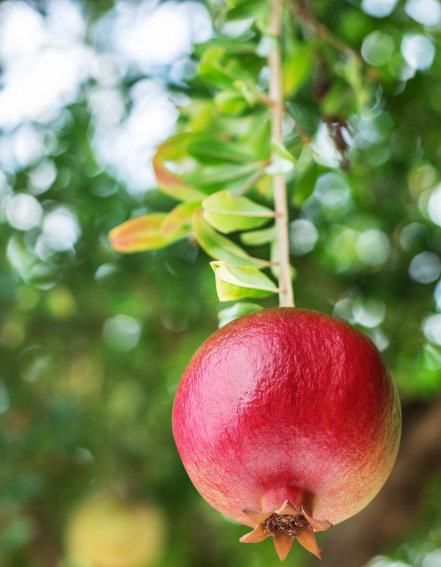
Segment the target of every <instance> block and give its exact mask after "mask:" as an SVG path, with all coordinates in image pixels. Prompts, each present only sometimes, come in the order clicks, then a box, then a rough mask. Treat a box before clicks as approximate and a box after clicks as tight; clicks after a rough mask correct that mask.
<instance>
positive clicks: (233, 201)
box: [202, 191, 274, 234]
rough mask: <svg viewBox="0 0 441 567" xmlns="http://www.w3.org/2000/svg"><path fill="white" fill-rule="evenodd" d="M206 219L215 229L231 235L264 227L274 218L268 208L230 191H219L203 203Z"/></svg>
mask: <svg viewBox="0 0 441 567" xmlns="http://www.w3.org/2000/svg"><path fill="white" fill-rule="evenodd" d="M202 207H203V209H204V219H205V220H206V221H207V222H208V223H210V224H211V226H213V227H214V228H216V229H217V230H219V231H220V232H223V233H224V234H229V233H230V232H234V231H236V230H249V229H251V228H256V227H258V226H262V225H263V224H265V223H266V222H268V219H269V218H271V217H274V212H273V211H272V210H271V209H269V208H268V207H264V206H262V205H258V204H257V203H254V202H253V201H251V199H248V198H247V197H237V196H235V195H232V194H231V193H230V192H229V191H219V192H218V193H214V194H213V195H210V197H207V198H206V199H204V200H203V202H202Z"/></svg>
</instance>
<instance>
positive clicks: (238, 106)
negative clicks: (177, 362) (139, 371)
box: [110, 0, 401, 559]
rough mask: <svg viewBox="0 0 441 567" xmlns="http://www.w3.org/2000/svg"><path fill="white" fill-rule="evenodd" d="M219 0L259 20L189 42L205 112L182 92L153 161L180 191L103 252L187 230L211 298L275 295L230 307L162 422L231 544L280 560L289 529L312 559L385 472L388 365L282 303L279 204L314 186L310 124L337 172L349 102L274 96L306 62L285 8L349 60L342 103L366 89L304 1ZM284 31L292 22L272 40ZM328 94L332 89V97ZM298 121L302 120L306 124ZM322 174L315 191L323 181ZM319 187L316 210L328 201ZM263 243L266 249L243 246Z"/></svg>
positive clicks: (168, 187) (395, 437)
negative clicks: (255, 546) (204, 265)
mask: <svg viewBox="0 0 441 567" xmlns="http://www.w3.org/2000/svg"><path fill="white" fill-rule="evenodd" d="M213 4H216V5H217V4H219V3H213ZM224 4H225V3H220V4H219V7H221V6H222V7H221V8H220V11H219V14H217V17H218V20H219V21H220V20H222V18H223V17H226V18H227V20H228V17H231V19H233V20H234V19H235V18H237V17H239V19H240V18H243V17H245V16H246V18H247V19H248V20H249V21H252V22H254V18H255V22H254V23H255V25H254V24H253V32H252V33H251V35H250V38H249V41H250V42H251V44H249V43H246V49H245V50H243V48H244V45H243V44H242V43H241V40H239V41H238V44H237V45H235V44H234V40H233V39H232V38H230V37H220V38H217V40H219V41H217V40H216V41H214V42H208V43H207V44H205V46H203V47H202V48H201V53H203V55H202V56H201V72H202V78H203V79H204V80H206V81H207V82H208V86H209V89H208V91H207V92H209V93H210V96H212V93H213V92H217V94H218V95H219V96H217V94H216V96H215V102H214V107H211V106H210V109H211V110H210V112H209V113H208V114H207V113H206V106H204V105H200V101H199V100H198V99H196V100H195V101H194V102H195V104H194V106H192V105H191V104H190V105H188V107H186V108H187V111H185V110H183V115H182V117H181V118H182V123H181V125H182V130H181V131H180V132H179V133H178V134H177V135H174V136H172V137H171V138H169V139H168V140H166V141H165V142H164V143H162V144H161V145H160V146H159V147H158V148H157V151H156V153H155V156H154V158H153V169H154V171H155V174H156V178H157V183H158V187H159V188H160V189H161V190H162V191H163V192H164V193H166V194H167V195H168V197H172V198H174V199H176V200H177V201H180V203H179V204H177V205H176V206H175V207H174V209H173V210H171V211H168V212H160V213H158V212H153V213H152V212H150V213H148V214H145V215H143V216H140V217H137V218H134V219H130V220H128V221H126V222H124V223H123V224H122V225H120V226H119V227H117V228H115V229H114V230H113V231H112V232H111V233H110V239H111V242H112V245H113V247H114V249H115V250H118V251H120V252H138V251H141V250H152V249H160V248H163V247H165V246H168V245H170V244H172V243H174V242H176V241H177V240H180V239H182V238H186V237H188V238H189V240H190V242H191V243H193V244H195V243H197V244H198V245H199V246H200V247H201V248H202V249H203V250H204V251H205V252H206V253H207V254H208V255H209V256H211V257H212V258H213V259H214V261H213V262H212V263H211V267H212V268H213V271H214V273H215V281H216V289H217V294H218V297H219V300H220V301H234V302H237V301H240V300H242V299H244V298H253V299H260V298H263V297H267V296H270V295H271V294H278V296H279V307H278V308H269V309H262V308H261V307H260V306H259V305H256V304H249V303H248V304H243V303H240V302H239V303H235V304H234V305H233V306H230V307H229V309H228V313H229V314H228V318H229V319H234V318H236V320H235V321H233V322H231V323H229V324H227V325H226V326H224V327H222V328H221V329H220V330H218V331H217V332H215V333H214V334H213V335H212V336H211V337H210V338H209V339H208V340H207V341H206V342H205V343H204V344H203V345H202V347H201V348H200V349H199V351H198V352H197V353H196V355H195V356H194V358H193V359H192V361H191V362H190V364H189V366H188V368H187V370H186V372H185V375H184V377H183V379H182V382H181V384H180V385H179V388H178V392H177V396H176V400H175V404H174V411H173V431H174V437H175V440H176V444H177V447H178V450H179V453H180V455H181V457H182V461H183V463H184V466H185V468H186V469H187V472H188V474H189V476H190V478H191V480H192V481H193V483H194V485H195V486H196V488H197V489H198V490H199V492H200V494H201V495H202V496H203V497H204V498H205V499H206V500H207V502H209V503H210V504H211V505H212V506H213V507H214V508H216V509H217V510H219V511H220V512H221V513H223V514H225V515H227V516H229V517H231V518H233V519H235V520H237V521H238V522H240V523H242V524H244V525H247V526H249V527H250V528H252V531H251V532H249V533H247V534H245V535H244V536H243V537H242V539H241V541H242V542H244V543H255V542H259V541H262V540H263V539H266V538H268V537H272V538H273V539H274V543H275V546H276V550H277V553H278V555H279V557H280V558H281V559H284V558H285V557H286V556H287V554H288V552H289V550H290V548H291V545H292V543H293V541H294V540H295V539H297V540H298V541H299V542H300V544H301V545H303V546H304V547H305V548H306V549H308V550H309V551H311V552H312V553H313V554H315V555H317V556H319V555H320V551H319V548H318V546H317V543H316V539H315V536H314V533H315V532H317V531H322V530H328V529H329V528H331V527H332V525H333V524H336V523H338V522H341V521H343V520H345V519H346V518H349V517H350V516H352V515H353V514H355V513H357V512H358V511H359V510H361V509H362V508H363V507H364V506H366V504H367V503H368V502H369V501H370V500H371V499H372V498H373V497H374V496H375V494H376V493H377V492H378V491H379V490H380V488H381V486H382V485H383V484H384V482H385V480H386V479H387V477H388V475H389V473H390V470H391V468H392V465H393V463H394V460H395V458H396V454H397V450H398V444H399V438H400V429H401V413H400V405H399V398H398V395H397V392H396V389H395V386H394V383H393V381H392V378H391V375H390V374H389V371H388V370H387V368H386V366H385V365H384V363H383V361H382V359H381V357H380V354H379V352H378V351H377V349H376V347H375V346H374V344H373V343H372V342H371V341H370V340H369V339H368V338H367V337H365V336H364V335H363V334H361V333H360V332H358V331H356V330H355V329H353V328H352V327H351V326H349V325H348V324H346V323H344V322H342V321H338V320H336V319H333V318H331V317H329V316H327V315H322V314H319V313H316V312H313V311H306V310H301V309H296V308H295V307H294V305H295V303H294V293H293V288H292V276H293V274H294V270H293V269H292V267H291V265H290V241H289V237H288V219H289V210H288V203H292V202H294V201H293V199H292V196H293V195H295V197H296V199H295V203H296V205H298V206H300V207H301V206H302V202H303V201H302V199H303V200H304V199H306V198H308V196H309V195H311V193H313V194H314V193H315V191H316V190H317V187H318V185H317V184H315V181H314V175H315V173H314V171H313V173H314V175H313V176H312V178H313V181H312V185H311V187H310V188H309V189H310V191H309V189H308V190H307V191H306V194H305V188H303V189H302V187H301V186H302V180H303V184H305V183H306V184H308V183H310V179H311V178H310V177H309V173H308V172H310V173H311V170H312V169H313V168H315V165H314V164H316V165H318V166H319V168H323V167H324V162H323V160H320V159H319V156H316V155H315V152H316V151H317V144H315V145H314V144H311V141H312V140H313V139H314V136H315V135H316V134H319V133H320V132H319V130H317V128H316V130H314V127H315V126H314V125H313V124H315V125H316V126H317V127H318V125H319V124H320V123H322V125H323V126H324V125H325V124H327V125H328V134H329V137H330V140H329V141H330V142H333V143H334V146H335V147H334V149H335V152H336V153H337V154H338V156H339V159H340V163H341V164H342V165H343V166H344V167H345V168H346V169H347V166H348V159H349V158H348V155H347V150H348V142H347V140H346V138H347V136H345V133H347V132H345V125H346V118H348V119H349V118H350V117H351V115H350V114H349V113H350V112H352V111H349V110H348V114H347V116H346V118H344V117H343V118H342V117H340V116H337V115H335V116H334V113H332V114H333V117H332V120H331V119H330V118H329V107H328V106H325V107H324V108H323V113H319V114H318V115H317V116H316V117H315V118H316V119H315V120H312V121H311V120H310V119H308V120H306V121H305V125H302V124H301V121H300V122H299V121H298V120H297V118H298V117H301V112H298V111H297V110H296V109H294V111H293V107H292V105H291V106H289V105H287V104H286V101H285V97H286V93H287V92H290V91H291V94H294V92H295V91H296V89H297V88H299V84H296V81H298V80H306V77H307V65H306V67H305V77H303V79H301V78H300V77H299V76H296V73H297V72H298V67H297V59H296V58H297V56H298V54H299V53H305V52H304V51H303V50H299V47H298V45H297V43H296V42H297V39H296V30H295V29H294V28H293V21H292V12H293V13H294V14H295V16H296V17H297V16H299V17H302V14H303V18H305V21H306V22H307V24H308V25H307V28H308V29H309V30H310V31H311V29H312V31H313V32H317V33H319V34H320V35H321V36H322V39H325V40H327V41H328V42H329V43H330V46H331V47H332V48H333V49H337V50H339V51H341V52H342V53H341V55H342V56H343V57H347V58H348V61H347V62H346V63H347V66H346V68H345V69H346V70H345V72H344V73H342V75H344V76H345V80H346V81H347V82H348V85H349V86H350V88H352V89H353V91H354V92H353V93H352V94H353V95H354V97H355V98H354V101H353V102H354V103H356V105H360V104H365V102H366V101H367V100H368V97H369V95H368V93H367V92H366V93H365V92H364V91H363V86H362V80H361V79H362V69H361V68H360V67H359V64H360V58H359V57H358V56H357V54H356V53H355V52H354V51H353V50H352V49H351V48H347V47H346V46H345V45H344V44H342V43H341V41H340V40H339V39H338V38H335V37H334V36H333V35H332V33H331V32H330V31H326V28H324V27H323V26H322V25H321V24H320V25H319V24H317V25H316V24H314V21H315V20H314V19H311V18H312V14H310V13H309V12H308V10H309V7H306V4H305V3H303V4H305V6H303V7H302V6H300V3H298V4H299V5H298V6H297V4H296V5H294V4H292V3H289V2H288V3H283V2H282V1H281V0H257V1H256V2H252V3H248V2H236V1H233V0H232V1H231V2H228V3H227V4H228V5H229V6H226V5H225V6H224ZM253 10H256V11H257V12H258V15H257V16H256V14H254V13H253ZM305 10H306V12H305ZM228 14H230V16H228ZM284 18H285V19H284ZM282 23H283V24H284V25H283V26H282ZM311 26H312V27H311ZM219 29H222V25H220V26H219ZM283 30H288V32H289V30H291V32H293V33H291V34H288V33H287V37H286V38H284V37H282V32H283ZM323 30H325V31H323ZM297 31H298V30H297ZM252 38H255V41H256V43H255V45H254V47H255V50H254V52H253V48H252V47H250V45H251V46H252V42H253V41H254V40H253V39H252ZM247 41H248V40H247ZM312 43H313V42H312ZM304 47H306V46H304ZM236 48H237V49H236ZM310 48H311V49H314V47H311V46H307V49H310ZM238 53H243V60H239V59H240V58H239V59H238V57H239V55H238ZM310 55H311V61H312V60H313V59H316V60H318V61H322V60H323V54H322V53H317V54H315V53H313V52H311V53H310ZM315 55H317V57H315ZM284 56H286V59H285V61H284ZM284 63H287V64H286V65H285V64H284ZM293 63H294V65H293ZM339 66H341V62H340V63H339ZM300 67H301V68H303V67H302V65H301V66H300ZM342 68H343V67H342ZM226 70H227V71H226ZM318 71H320V73H316V74H317V75H318V74H321V71H322V69H321V68H320V69H318ZM253 73H254V75H253ZM300 74H301V72H300ZM250 76H254V79H255V83H254V84H251V83H250V80H249V78H250ZM309 78H310V79H313V77H312V76H310V77H309ZM292 79H294V81H292ZM210 81H211V82H210ZM321 81H322V80H321V79H320V81H319V83H320V84H319V83H317V84H316V85H315V87H316V88H315V91H314V93H315V95H314V96H316V98H317V100H318V102H319V103H320V100H321V99H322V98H323V97H325V95H326V92H327V89H328V85H327V79H326V81H324V82H321ZM290 85H291V86H290ZM262 87H267V88H264V89H262ZM222 88H225V90H224V91H223V92H222ZM218 89H221V92H218ZM362 91H363V92H362ZM335 92H340V91H338V90H337V91H335ZM335 92H334V94H333V97H331V98H332V100H334V99H336V98H339V97H337V96H336V95H335ZM311 96H312V93H311ZM343 100H344V101H346V99H345V98H343ZM291 102H292V100H291ZM344 104H345V105H346V102H344ZM312 106H314V105H311V107H312ZM289 108H291V111H290V116H288V115H287V110H289ZM308 112H309V111H308ZM225 115H226V116H225ZM232 116H234V120H233V119H232ZM226 117H227V118H226ZM228 117H229V118H228ZM308 123H311V131H306V130H305V128H304V126H306V125H307V124H308ZM287 133H289V135H285V134H287ZM318 145H320V144H318ZM325 161H326V160H325ZM326 163H327V162H326ZM332 163H333V164H334V161H333V162H332ZM332 167H335V164H334V165H332ZM287 175H289V177H288V178H287ZM320 179H321V181H322V182H321V186H322V188H321V190H323V191H324V190H325V189H326V187H325V181H326V183H328V181H327V178H326V177H320ZM328 179H329V178H328ZM287 180H288V181H289V185H288V183H287ZM345 185H346V181H345ZM256 189H258V190H257V191H256ZM290 189H292V190H293V194H292V195H290V194H289V190H290ZM331 189H332V188H331ZM296 191H298V193H303V196H302V194H300V195H299V194H298V193H296ZM269 192H270V193H271V195H268V193H269ZM318 193H319V191H318V190H317V195H315V196H316V197H317V199H316V201H315V203H316V207H317V210H318V208H319V207H320V206H321V204H323V203H325V200H323V199H319V198H318V197H319V195H318ZM331 193H332V191H331ZM250 194H251V198H250V197H249V195H250ZM271 197H272V199H271ZM313 198H314V197H313ZM271 200H272V201H273V202H274V206H272V203H271ZM331 201H333V199H331ZM323 206H325V204H324V205H323ZM332 207H333V205H332V206H331V205H330V208H332ZM314 210H315V209H314ZM304 213H305V214H306V215H307V214H308V211H307V210H306V209H305V210H304ZM314 214H315V213H314ZM339 214H340V213H339ZM317 218H319V215H318V216H317ZM336 218H340V217H338V216H337V217H336ZM351 230H352V229H351ZM231 233H236V234H235V239H233V240H232V239H230V238H229V235H230V234H231ZM266 245H268V246H269V249H270V254H269V259H264V258H260V257H255V256H254V255H251V254H250V253H249V252H248V251H247V250H246V248H244V247H246V246H256V247H261V246H266ZM355 252H356V251H354V254H355ZM342 253H344V251H343V252H342ZM375 266H377V264H376V263H375ZM275 279H277V283H276V282H275ZM259 309H260V310H259ZM245 313H247V315H246V316H243V315H244V314H245ZM249 313H251V314H249ZM241 315H242V316H241Z"/></svg>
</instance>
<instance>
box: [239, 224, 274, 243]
mask: <svg viewBox="0 0 441 567" xmlns="http://www.w3.org/2000/svg"><path fill="white" fill-rule="evenodd" d="M275 236H276V233H275V228H274V226H271V227H269V228H263V229H262V230H253V231H251V232H244V233H243V234H241V235H240V240H241V241H242V242H243V244H245V245H246V246H262V245H263V244H268V243H269V242H272V241H273V240H274V238H275Z"/></svg>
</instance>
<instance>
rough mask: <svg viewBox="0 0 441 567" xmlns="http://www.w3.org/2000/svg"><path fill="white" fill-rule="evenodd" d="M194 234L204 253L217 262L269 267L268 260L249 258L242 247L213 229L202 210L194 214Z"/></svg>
mask: <svg viewBox="0 0 441 567" xmlns="http://www.w3.org/2000/svg"><path fill="white" fill-rule="evenodd" d="M193 234H194V236H195V238H196V240H197V241H198V243H199V245H200V247H201V248H202V249H203V250H204V252H206V253H207V254H208V255H209V256H211V257H212V258H215V259H216V260H224V261H226V262H229V263H230V264H235V265H238V266H250V265H251V266H261V267H263V266H267V265H268V262H267V261H266V260H260V259H259V258H253V257H252V256H249V255H248V254H247V253H246V252H245V250H243V249H242V248H241V247H240V246H238V245H237V244H234V242H231V240H229V239H228V238H225V237H224V236H222V235H221V234H219V233H218V232H216V231H215V230H214V229H213V228H211V226H210V225H209V224H208V223H207V222H206V221H205V220H204V218H203V211H202V209H197V210H196V211H195V212H194V214H193Z"/></svg>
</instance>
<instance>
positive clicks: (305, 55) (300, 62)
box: [282, 44, 313, 97]
mask: <svg viewBox="0 0 441 567" xmlns="http://www.w3.org/2000/svg"><path fill="white" fill-rule="evenodd" d="M312 54H313V51H312V46H311V45H310V44H306V45H302V46H299V45H295V46H294V45H293V46H292V47H291V49H290V50H289V53H288V54H287V56H286V58H285V60H284V63H283V70H282V80H283V93H284V95H285V96H286V97H291V96H293V95H295V93H296V92H297V91H298V90H299V88H300V87H301V86H302V85H303V83H304V82H305V81H306V79H307V78H308V76H309V75H310V73H311V68H312Z"/></svg>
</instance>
